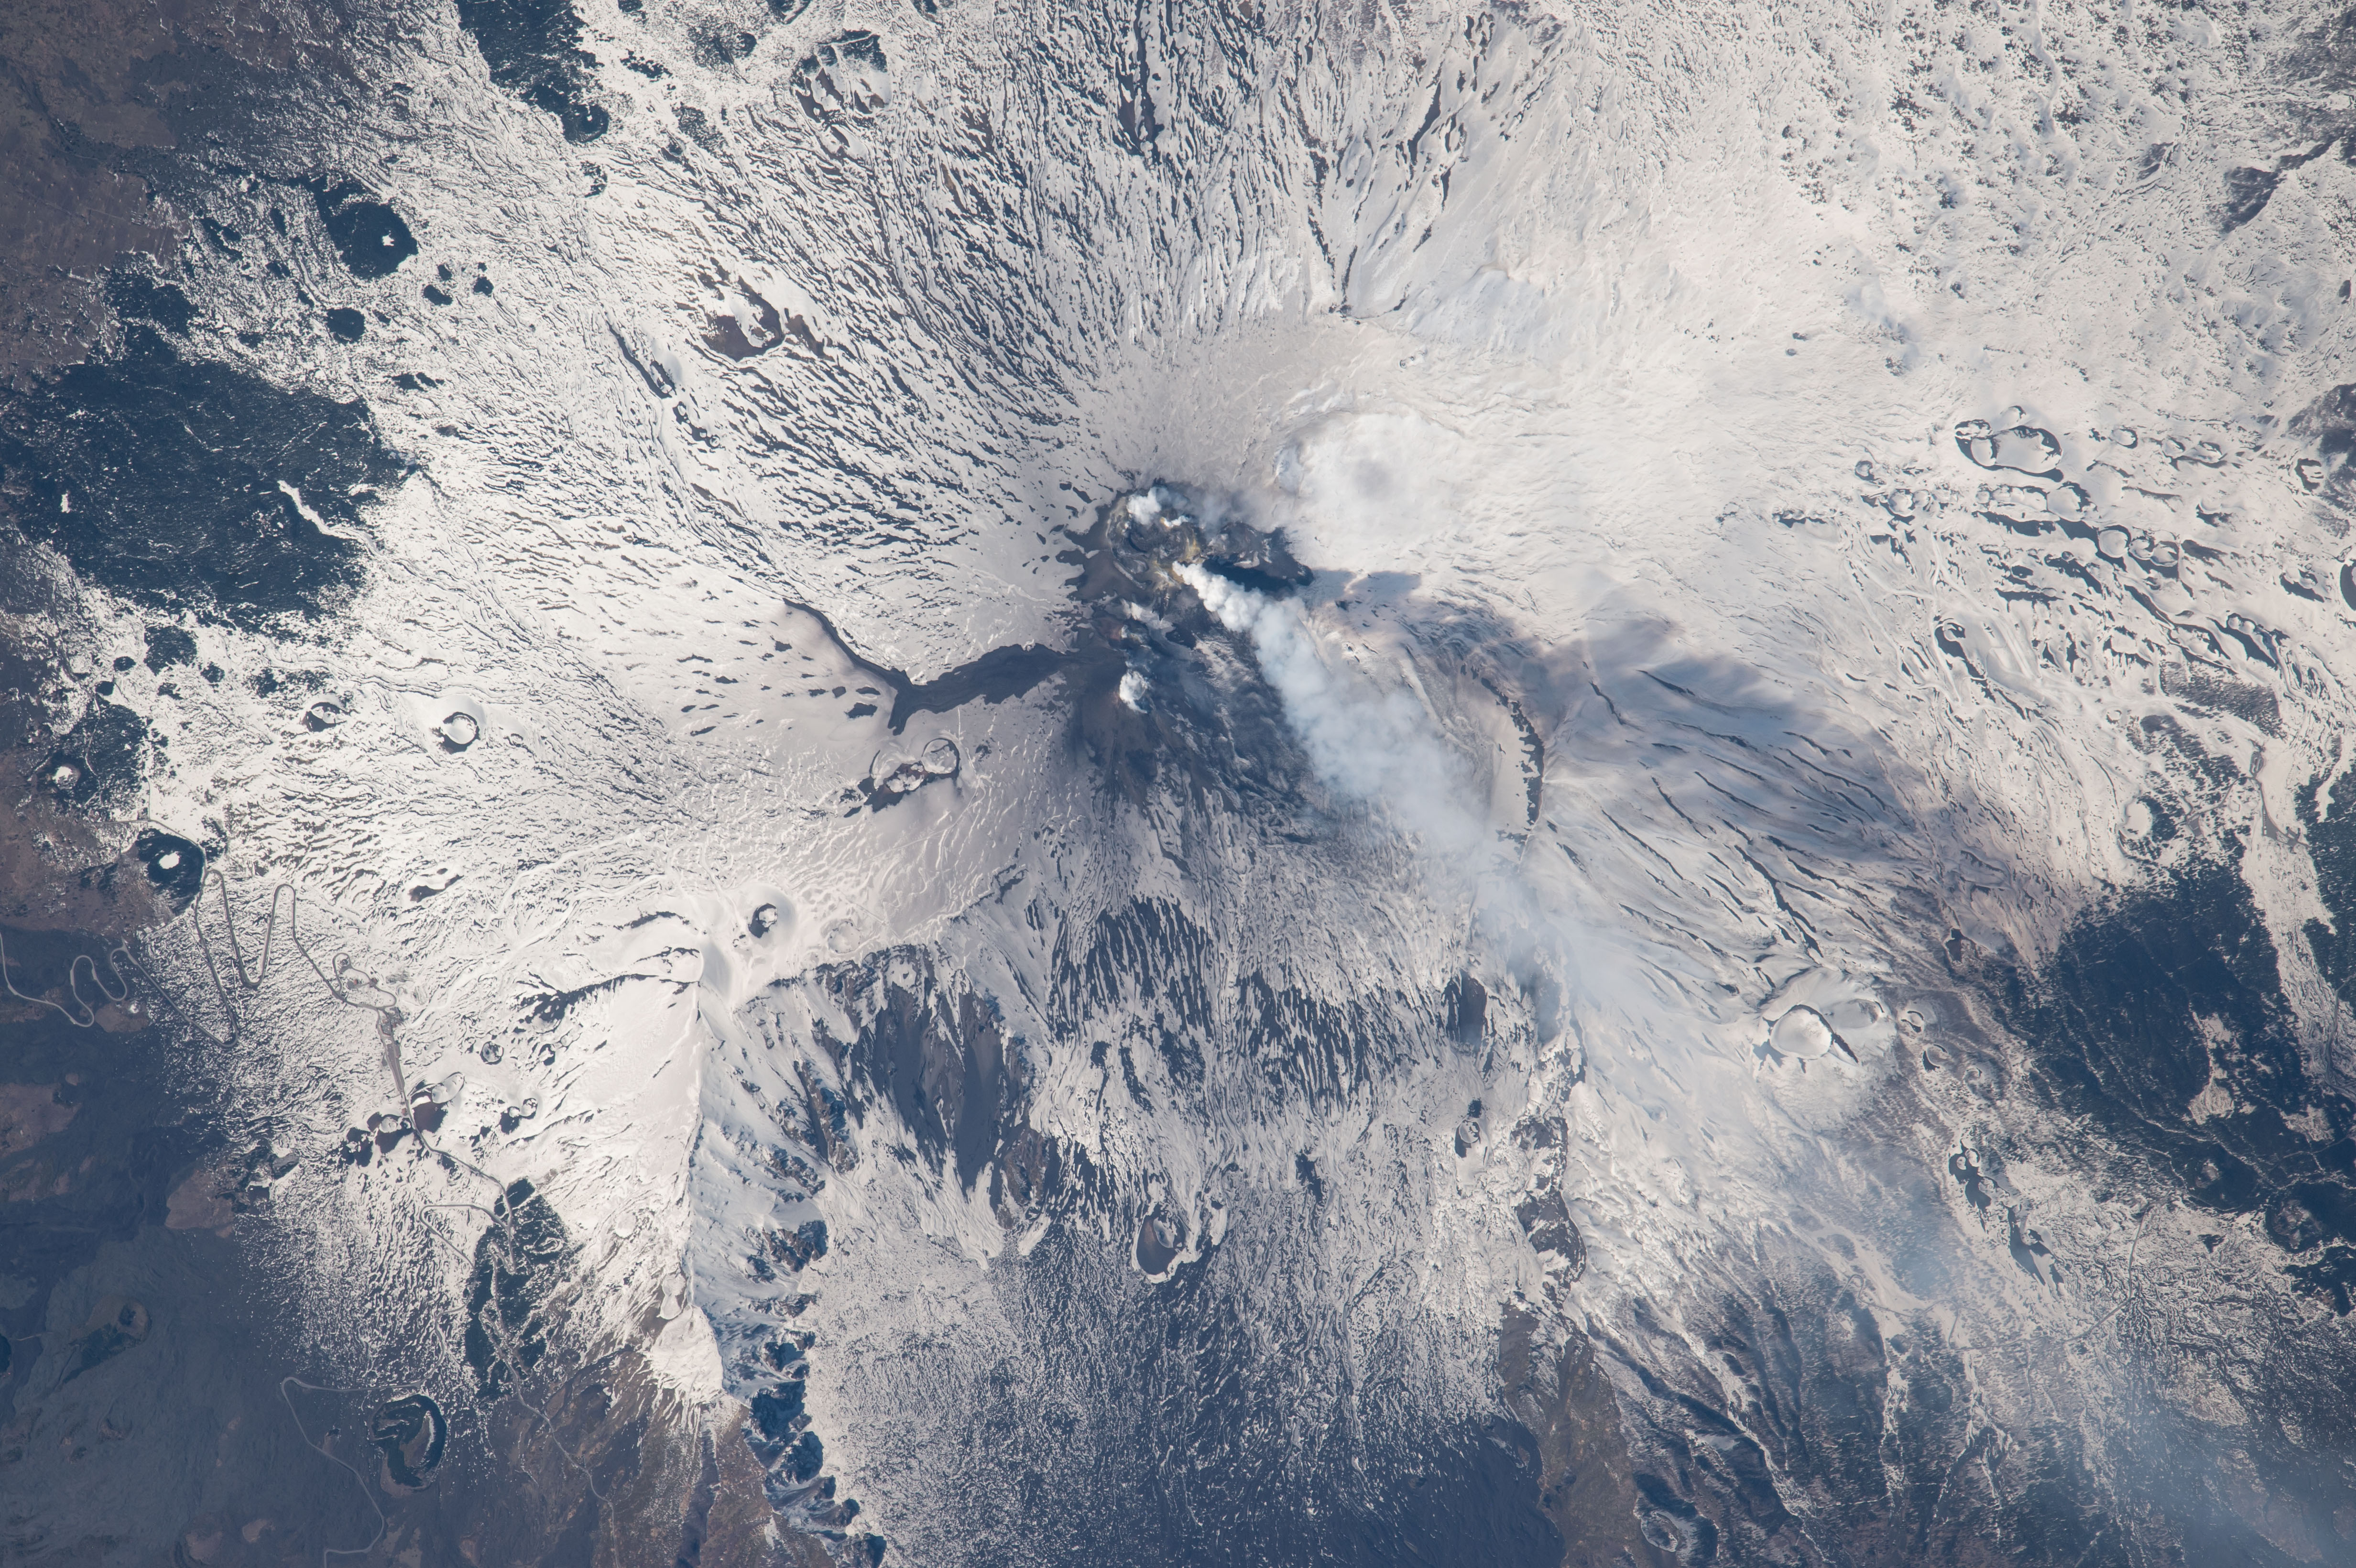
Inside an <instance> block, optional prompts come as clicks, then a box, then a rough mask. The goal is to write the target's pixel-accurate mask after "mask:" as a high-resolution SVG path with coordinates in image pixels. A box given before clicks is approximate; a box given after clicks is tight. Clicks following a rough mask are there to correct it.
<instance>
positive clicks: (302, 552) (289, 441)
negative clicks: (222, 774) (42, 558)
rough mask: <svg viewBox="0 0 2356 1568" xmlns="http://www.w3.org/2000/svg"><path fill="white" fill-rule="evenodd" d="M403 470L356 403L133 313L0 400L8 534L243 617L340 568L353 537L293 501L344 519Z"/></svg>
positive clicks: (118, 581)
mask: <svg viewBox="0 0 2356 1568" xmlns="http://www.w3.org/2000/svg"><path fill="white" fill-rule="evenodd" d="M402 472H403V469H402V464H400V462H399V461H398V460H397V459H395V458H394V457H393V455H392V454H391V453H390V452H388V451H386V450H385V448H384V447H383V445H382V444H381V443H379V441H378V440H377V436H376V432H375V429H374V427H373V426H372V425H371V424H370V423H369V414H368V409H367V407H366V405H364V404H360V403H357V402H354V403H338V402H335V401H333V400H329V399H327V398H323V397H321V396H319V395H318V394H317V393H316V392H307V391H282V390H280V389H278V388H276V387H273V386H272V385H270V384H269V383H268V382H266V381H263V380H262V379H260V378H258V377H255V376H252V375H250V374H248V373H247V372H245V371H243V370H240V369H237V368H233V367H231V366H227V365H220V364H208V363H204V362H201V361H191V360H187V359H183V358H181V357H179V355H177V353H175V352H174V351H173V349H172V347H170V345H169V344H167V343H166V341H165V340H164V338H163V337H162V336H159V335H158V334H156V333H155V331H154V330H152V329H151V328H147V327H144V326H140V327H134V328H133V329H132V331H131V333H130V337H129V343H128V345H127V347H126V348H125V351H124V352H123V356H122V357H120V358H118V359H114V360H111V361H101V362H91V363H86V364H82V365H77V366H75V367H74V368H71V369H70V370H67V371H65V372H64V373H62V374H60V375H59V376H56V377H54V378H52V379H49V380H48V381H46V382H43V383H41V384H40V385H39V386H37V387H36V388H34V389H32V390H30V391H27V392H24V393H21V394H18V395H16V396H14V397H10V398H6V399H5V400H0V507H5V515H6V516H7V517H8V518H9V520H10V521H12V522H13V523H14V524H15V525H16V528H17V529H18V530H19V531H20V532H21V533H23V534H24V535H25V537H27V539H31V540H33V541H34V542H37V543H45V544H48V545H52V546H54V547H55V548H56V549H58V550H59V552H60V553H61V554H63V555H64V556H65V558H66V559H67V560H69V561H70V562H71V563H72V565H73V568H74V570H75V571H77V572H78V573H80V575H81V577H82V578H83V579H84V580H85V581H90V582H92V583H95V584H97V585H99V586H102V587H104V588H109V589H112V590H113V591H115V592H119V593H123V594H125V595H127V596H129V597H131V598H133V599H135V600H138V601H140V602H142V603H147V604H151V605H155V606H156V607H158V608H162V609H166V610H176V609H180V608H183V607H185V608H188V609H193V610H195V611H197V612H198V613H200V614H206V615H217V616H220V617H221V618H223V619H225V620H228V621H230V622H233V623H235V624H240V625H243V626H247V627H258V626H260V625H261V624H263V623H266V622H268V621H270V620H271V619H273V618H274V617H276V616H279V615H283V614H286V613H297V614H303V615H313V614H316V613H318V612H319V611H320V609H321V608H322V605H323V603H324V602H325V601H326V600H327V598H328V597H329V596H330V595H332V594H334V593H336V592H339V591H342V590H346V589H348V588H349V587H351V586H352V585H353V584H355V583H356V582H357V581H359V570H360V568H359V558H360V547H359V545H357V544H355V543H353V542H352V541H351V540H350V539H345V538H341V537H338V536H337V535H336V534H330V533H327V532H324V531H322V530H321V529H320V528H319V527H318V526H317V525H316V524H315V523H314V522H312V521H311V519H310V518H309V517H305V515H304V511H305V508H306V507H307V508H308V509H309V510H310V511H311V512H312V513H313V514H314V515H316V516H317V517H322V518H325V519H327V521H328V522H329V523H330V524H331V525H334V526H337V527H338V528H349V529H352V530H354V531H358V530H359V528H360V526H361V524H360V512H359V507H360V505H361V503H362V501H363V500H364V499H365V497H366V496H367V495H368V494H369V492H370V491H371V490H373V489H374V488H375V487H378V486H381V485H389V484H391V483H392V482H394V481H395V480H396V479H398V478H399V477H400V476H401V475H402ZM289 489H292V490H293V491H295V492H296V493H298V494H299V496H300V500H299V502H298V500H297V498H296V495H290V494H289V493H288V491H289Z"/></svg>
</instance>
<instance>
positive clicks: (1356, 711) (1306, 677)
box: [1177, 563, 1495, 871]
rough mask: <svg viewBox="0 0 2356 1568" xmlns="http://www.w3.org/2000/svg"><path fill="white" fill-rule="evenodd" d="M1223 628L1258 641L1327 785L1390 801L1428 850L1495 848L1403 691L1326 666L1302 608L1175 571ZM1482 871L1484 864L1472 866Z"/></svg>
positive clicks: (1451, 852)
mask: <svg viewBox="0 0 2356 1568" xmlns="http://www.w3.org/2000/svg"><path fill="white" fill-rule="evenodd" d="M1177 572H1178V576H1179V577H1180V578H1181V579H1182V580H1183V581H1184V582H1185V583H1186V585H1187V586H1188V587H1190V588H1192V589H1194V592H1195V594H1196V595H1197V596H1198V597H1200V598H1201V600H1202V601H1203V603H1204V606H1205V608H1206V609H1208V610H1209V611H1210V612H1211V613H1212V614H1213V615H1215V616H1216V617H1217V618H1218V622H1219V624H1221V625H1223V626H1225V627H1226V629H1227V630H1228V631H1230V632H1234V633H1236V634H1237V635H1240V636H1245V637H1248V638H1249V639H1251V643H1252V645H1253V647H1254V648H1255V649H1256V650H1257V651H1258V655H1259V666H1260V670H1261V673H1263V674H1264V675H1266V676H1267V677H1268V681H1269V685H1270V686H1272V687H1274V688H1276V692H1277V695H1278V696H1279V697H1280V698H1281V699H1283V701H1284V712H1285V717H1286V718H1287V719H1288V720H1290V722H1291V724H1292V730H1293V733H1294V734H1295V735H1296V736H1298V737H1299V739H1300V741H1301V750H1303V751H1304V752H1308V754H1309V761H1310V763H1311V765H1312V766H1313V767H1314V768H1315V769H1316V770H1317V773H1318V776H1319V777H1320V778H1322V779H1323V781H1324V782H1325V784H1326V786H1327V787H1328V788H1330V789H1332V790H1333V791H1334V793H1336V794H1337V795H1343V796H1344V797H1345V798H1347V799H1350V800H1355V801H1360V802H1364V803H1365V804H1367V805H1381V806H1383V807H1386V808H1387V810H1388V811H1389V813H1390V815H1391V816H1393V817H1394V818H1396V819H1397V820H1398V823H1399V825H1400V826H1401V827H1405V828H1406V829H1408V831H1409V832H1410V833H1412V834H1414V835H1415V836H1416V837H1418V838H1419V839H1420V840H1421V842H1422V846H1423V848H1425V849H1427V850H1429V851H1431V852H1433V853H1436V854H1439V855H1441V856H1446V857H1451V858H1461V857H1463V856H1466V855H1470V854H1472V853H1473V852H1474V851H1476V850H1479V849H1482V848H1486V847H1493V846H1494V842H1495V834H1494V832H1493V831H1492V830H1491V828H1490V825H1489V823H1488V821H1487V818H1486V817H1485V816H1484V815H1483V813H1481V812H1478V811H1474V810H1472V809H1470V808H1469V807H1468V806H1467V805H1466V804H1465V803H1466V802H1467V801H1468V800H1469V799H1470V798H1472V785H1471V783H1470V781H1469V780H1468V779H1467V778H1466V776H1465V769H1464V765H1463V763H1462V760H1461V759H1459V758H1458V757H1457V756H1456V755H1455V753H1454V752H1451V751H1450V750H1449V748H1448V746H1447V745H1446V743H1445V742H1443V741H1441V740H1440V737H1439V736H1438V735H1437V734H1435V733H1434V732H1433V729H1432V722H1431V718H1430V715H1429V714H1427V713H1426V712H1425V711H1424V710H1423V707H1422V705H1421V704H1420V703H1419V702H1418V701H1417V700H1416V699H1415V698H1414V697H1413V696H1411V695H1409V694H1408V693H1407V692H1405V691H1399V690H1396V689H1394V690H1390V691H1379V690H1376V688H1373V687H1372V686H1370V685H1369V684H1367V683H1366V682H1365V681H1363V680H1361V679H1359V678H1358V677H1355V675H1353V674H1352V673H1351V672H1350V671H1348V670H1345V669H1336V668H1334V667H1332V666H1331V665H1329V664H1327V663H1326V661H1325V657H1324V655H1323V650H1322V649H1321V648H1320V647H1319V646H1318V644H1317V638H1316V636H1315V635H1314V634H1313V633H1312V631H1311V630H1310V627H1309V625H1308V623H1307V622H1306V621H1305V620H1304V619H1303V618H1302V616H1301V609H1300V607H1299V606H1298V605H1297V604H1294V603H1291V602H1290V601H1289V600H1280V599H1270V598H1269V597H1268V596H1267V595H1265V594H1262V593H1257V592H1253V591H1252V590H1250V589H1248V588H1246V587H1244V586H1242V585H1241V584H1239V583H1236V582H1231V581H1227V580H1226V578H1224V577H1221V576H1219V575H1218V574H1217V573H1215V572H1212V571H1205V570H1204V569H1203V568H1202V567H1200V566H1196V565H1194V564H1192V563H1189V564H1186V565H1183V566H1181V567H1179V568H1178V569H1177ZM1468 869H1474V870H1476V871H1477V870H1478V869H1480V868H1477V867H1475V868H1468Z"/></svg>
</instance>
